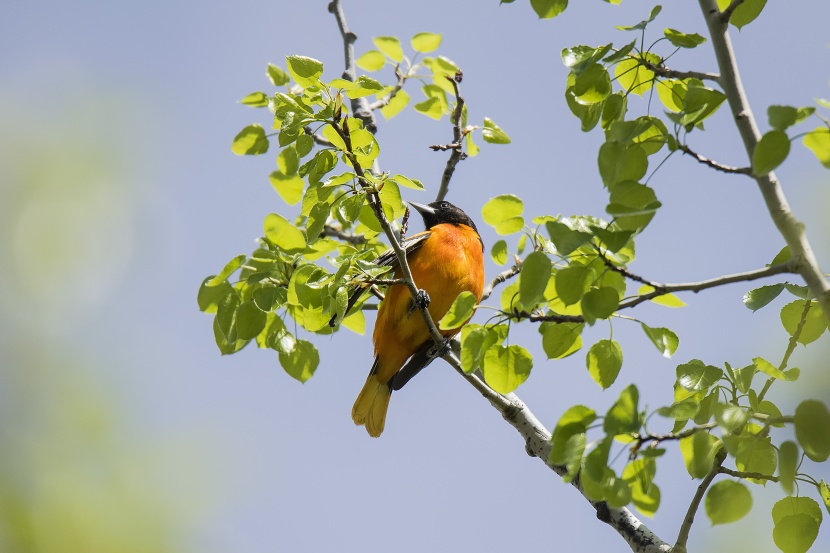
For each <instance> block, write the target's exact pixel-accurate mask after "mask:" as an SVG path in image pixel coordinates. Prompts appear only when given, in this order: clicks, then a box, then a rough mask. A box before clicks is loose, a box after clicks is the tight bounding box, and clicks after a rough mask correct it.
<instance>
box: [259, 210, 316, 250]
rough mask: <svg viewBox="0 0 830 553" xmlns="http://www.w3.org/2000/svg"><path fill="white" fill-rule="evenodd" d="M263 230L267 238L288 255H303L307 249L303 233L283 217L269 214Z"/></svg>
mask: <svg viewBox="0 0 830 553" xmlns="http://www.w3.org/2000/svg"><path fill="white" fill-rule="evenodd" d="M263 228H264V231H265V237H266V238H268V240H270V241H271V242H273V243H274V245H275V246H277V247H278V248H279V249H281V250H282V251H284V252H286V253H289V254H291V253H301V252H302V251H303V250H305V248H306V240H305V236H303V233H302V231H301V230H300V229H298V228H297V227H295V226H294V225H293V224H291V223H290V222H289V221H288V220H286V219H285V218H284V217H283V216H281V215H277V214H276V213H269V214H268V215H267V216H266V217H265V223H264V225H263Z"/></svg>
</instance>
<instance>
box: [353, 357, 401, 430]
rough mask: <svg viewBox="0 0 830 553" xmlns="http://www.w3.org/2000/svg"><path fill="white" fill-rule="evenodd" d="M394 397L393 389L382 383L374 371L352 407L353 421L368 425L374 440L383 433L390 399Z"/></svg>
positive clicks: (367, 428) (367, 427)
mask: <svg viewBox="0 0 830 553" xmlns="http://www.w3.org/2000/svg"><path fill="white" fill-rule="evenodd" d="M390 397H392V388H391V387H390V386H389V384H387V383H384V382H381V381H380V380H378V379H377V376H375V371H374V370H373V371H372V372H371V373H369V377H368V378H367V379H366V384H364V385H363V389H362V390H360V395H358V396H357V399H356V400H355V402H354V407H352V420H353V421H354V423H355V424H363V425H366V431H367V432H368V433H369V435H370V436H371V437H373V438H377V437H378V436H380V435H381V433H382V432H383V426H384V424H385V423H386V410H387V409H388V408H389V398H390Z"/></svg>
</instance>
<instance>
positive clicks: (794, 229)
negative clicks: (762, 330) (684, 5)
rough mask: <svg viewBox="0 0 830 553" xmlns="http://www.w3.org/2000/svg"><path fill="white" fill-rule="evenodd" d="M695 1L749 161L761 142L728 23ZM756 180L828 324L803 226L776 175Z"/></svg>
mask: <svg viewBox="0 0 830 553" xmlns="http://www.w3.org/2000/svg"><path fill="white" fill-rule="evenodd" d="M698 1H699V3H700V9H701V11H702V12H703V16H704V18H705V19H706V25H707V27H708V28H709V34H710V36H711V38H712V48H713V49H714V51H715V58H716V59H717V62H718V69H719V70H720V74H721V81H720V82H721V87H722V88H723V92H724V94H726V98H727V100H728V101H729V107H730V109H731V110H732V116H733V117H734V119H735V125H736V126H737V127H738V131H739V133H740V135H741V139H742V140H743V143H744V149H745V150H746V153H747V157H748V158H750V159H751V158H752V154H753V152H754V151H755V147H756V146H757V145H758V141H759V140H760V139H761V132H760V130H759V129H758V125H757V123H756V121H755V117H754V116H753V115H752V109H751V108H750V106H749V101H748V100H747V97H746V93H745V91H744V87H743V83H742V82H741V76H740V74H739V72H738V63H737V61H736V60H735V54H734V52H733V50H732V40H731V39H730V37H729V29H728V22H727V21H724V17H723V15H724V14H721V13H720V10H718V4H717V0H698ZM733 5H734V6H735V7H737V5H738V3H737V0H733V2H731V3H730V5H729V7H732V6H733ZM728 9H729V8H727V10H728ZM727 10H725V12H724V13H726V11H727ZM733 10H734V8H733ZM755 180H756V181H757V183H758V188H759V190H760V192H761V195H762V196H763V198H764V203H765V204H766V206H767V212H768V213H769V215H770V218H771V219H772V220H773V222H774V223H775V226H776V228H777V229H778V232H780V233H781V236H783V237H784V240H785V241H786V242H787V246H789V248H790V252H791V253H792V257H793V260H794V261H795V267H796V268H797V270H798V272H799V273H800V274H801V276H802V277H803V278H804V281H805V282H806V283H807V287H808V288H809V289H810V293H811V294H812V295H813V297H814V298H816V299H817V300H818V304H819V306H820V307H821V310H822V312H823V313H824V317H825V319H827V321H828V322H830V281H828V280H827V278H825V276H824V271H822V270H821V267H820V266H819V264H818V260H817V259H816V256H815V254H814V253H813V248H812V246H811V245H810V242H809V240H808V239H807V234H806V231H805V230H804V229H805V227H804V224H803V223H801V222H800V221H799V220H798V219H796V218H795V216H794V215H793V212H792V210H791V209H790V205H789V202H787V197H786V196H785V195H784V190H783V189H782V187H781V184H780V183H779V181H778V177H776V176H775V173H773V172H770V173H767V174H766V175H756V176H755Z"/></svg>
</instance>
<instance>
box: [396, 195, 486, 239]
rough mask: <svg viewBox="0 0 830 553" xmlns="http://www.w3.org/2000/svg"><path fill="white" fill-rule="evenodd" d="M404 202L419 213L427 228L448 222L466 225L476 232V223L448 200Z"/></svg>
mask: <svg viewBox="0 0 830 553" xmlns="http://www.w3.org/2000/svg"><path fill="white" fill-rule="evenodd" d="M406 203H408V204H409V205H411V206H412V207H414V208H415V209H416V210H417V211H418V213H420V214H421V217H423V219H424V226H425V227H426V228H427V229H430V228H432V227H434V226H435V225H440V224H442V223H449V224H451V225H467V226H468V227H470V228H472V229H473V230H475V231H476V232H478V229H477V228H476V224H475V223H474V222H473V220H472V219H470V217H469V215H467V214H466V213H464V211H462V210H461V208H459V207H456V206H454V205H452V204H451V203H450V202H432V203H430V204H427V205H424V204H416V203H415V202H406Z"/></svg>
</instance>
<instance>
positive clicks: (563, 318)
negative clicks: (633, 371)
mask: <svg viewBox="0 0 830 553" xmlns="http://www.w3.org/2000/svg"><path fill="white" fill-rule="evenodd" d="M794 272H795V267H794V264H793V263H792V260H790V261H787V262H785V263H781V264H779V265H773V266H771V267H765V268H763V269H757V270H755V271H747V272H746V273H738V274H734V275H726V276H722V277H718V278H713V279H710V280H702V281H700V282H683V283H678V284H658V285H649V286H653V288H654V290H652V291H651V292H648V293H646V294H641V295H639V296H634V297H633V298H629V299H627V300H624V301H621V302H620V305H619V307H618V308H617V310H621V309H630V308H632V307H634V306H637V305H639V304H641V303H643V302H645V301H649V300H652V299H654V298H658V297H660V296H665V295H666V294H671V293H672V292H695V293H697V292H700V291H702V290H706V289H708V288H715V287H717V286H723V285H725V284H733V283H735V282H746V281H750V280H757V279H759V278H764V277H769V276H774V275H780V274H782V273H794ZM505 314H506V315H512V316H514V317H516V318H517V319H519V320H522V319H528V320H530V321H531V322H542V321H552V322H556V323H583V322H585V318H584V317H582V315H561V314H559V313H548V314H547V315H540V314H534V313H528V312H526V311H514V312H513V313H505Z"/></svg>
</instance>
